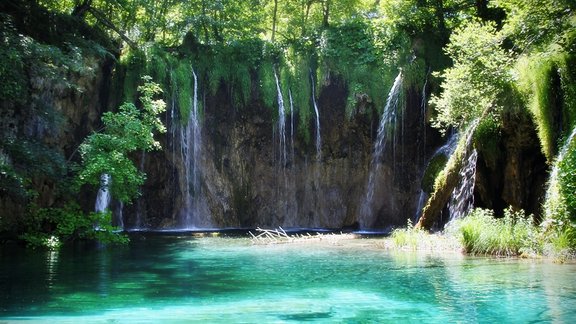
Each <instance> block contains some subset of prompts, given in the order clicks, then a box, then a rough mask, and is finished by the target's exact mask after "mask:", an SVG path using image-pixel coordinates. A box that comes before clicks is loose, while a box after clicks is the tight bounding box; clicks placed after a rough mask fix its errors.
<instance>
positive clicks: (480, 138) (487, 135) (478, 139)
mask: <svg viewBox="0 0 576 324" xmlns="http://www.w3.org/2000/svg"><path fill="white" fill-rule="evenodd" d="M500 130H501V128H500V123H499V122H498V121H497V120H496V119H495V118H493V117H492V116H488V117H486V118H483V119H482V120H480V122H479V123H478V126H477V127H476V131H475V132H474V146H475V147H476V149H477V150H478V152H479V153H480V154H481V155H482V157H483V159H484V161H486V164H488V165H489V166H490V167H491V168H492V169H495V168H496V167H497V163H498V159H499V157H500V156H501V155H502V152H501V149H500V138H501V134H500Z"/></svg>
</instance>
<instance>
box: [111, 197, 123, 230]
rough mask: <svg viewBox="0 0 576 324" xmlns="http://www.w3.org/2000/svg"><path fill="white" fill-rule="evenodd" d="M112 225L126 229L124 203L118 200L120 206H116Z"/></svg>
mask: <svg viewBox="0 0 576 324" xmlns="http://www.w3.org/2000/svg"><path fill="white" fill-rule="evenodd" d="M112 225H114V226H116V227H118V228H120V229H122V230H123V229H124V203H123V202H121V201H120V202H118V206H117V207H116V211H115V212H114V222H113V223H112Z"/></svg>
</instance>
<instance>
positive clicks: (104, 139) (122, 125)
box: [78, 77, 166, 202]
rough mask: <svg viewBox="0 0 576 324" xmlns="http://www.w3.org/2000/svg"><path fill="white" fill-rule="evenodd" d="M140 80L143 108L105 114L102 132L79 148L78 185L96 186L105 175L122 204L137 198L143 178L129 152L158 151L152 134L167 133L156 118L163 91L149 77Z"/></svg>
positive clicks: (130, 106) (127, 106)
mask: <svg viewBox="0 0 576 324" xmlns="http://www.w3.org/2000/svg"><path fill="white" fill-rule="evenodd" d="M143 81H144V82H145V83H144V85H143V86H140V87H138V90H139V92H140V95H141V97H140V102H141V103H142V108H141V109H138V108H137V107H136V106H135V105H134V104H132V103H125V104H123V105H122V106H120V107H119V108H118V112H116V113H112V112H106V113H104V114H103V116H102V122H103V123H104V131H103V132H101V133H94V134H92V135H90V136H89V137H88V138H86V140H85V141H84V143H82V145H81V146H80V153H81V156H82V166H81V167H80V172H79V174H78V182H79V184H91V185H98V184H99V181H100V176H101V175H102V174H103V173H107V174H109V175H111V176H112V179H113V181H112V186H111V190H112V195H113V196H114V197H115V198H116V199H118V200H120V201H124V202H126V201H130V200H131V199H132V198H134V197H136V196H137V195H138V188H139V187H140V186H141V185H142V184H143V183H144V180H145V178H146V177H145V174H144V173H143V172H141V171H139V170H138V168H136V166H135V165H134V162H132V160H131V159H130V156H129V155H130V153H132V152H135V151H138V150H143V151H151V150H155V149H160V148H161V147H160V143H159V142H158V141H157V140H156V139H155V138H154V135H155V134H157V133H164V132H165V131H166V128H165V127H164V125H163V124H162V121H161V120H160V119H159V117H158V114H160V113H162V112H164V110H165V103H164V101H162V100H156V99H154V96H155V95H157V94H159V93H161V92H162V90H161V89H160V87H159V86H158V85H157V84H155V83H153V82H151V80H150V78H149V77H143Z"/></svg>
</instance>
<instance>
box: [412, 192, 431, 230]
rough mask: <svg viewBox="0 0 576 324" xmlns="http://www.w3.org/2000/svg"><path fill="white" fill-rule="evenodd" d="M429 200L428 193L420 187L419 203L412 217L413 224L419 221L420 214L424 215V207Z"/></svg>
mask: <svg viewBox="0 0 576 324" xmlns="http://www.w3.org/2000/svg"><path fill="white" fill-rule="evenodd" d="M426 200H428V194H426V192H425V191H424V190H422V189H420V194H419V195H418V203H417V205H416V212H415V213H414V217H412V224H416V223H418V220H419V219H420V216H422V209H424V204H425V203H426Z"/></svg>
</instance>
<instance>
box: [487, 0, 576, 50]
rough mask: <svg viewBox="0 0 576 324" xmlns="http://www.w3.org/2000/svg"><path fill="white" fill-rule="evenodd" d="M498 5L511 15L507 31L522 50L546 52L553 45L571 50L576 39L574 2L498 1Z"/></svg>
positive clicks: (551, 0)
mask: <svg viewBox="0 0 576 324" xmlns="http://www.w3.org/2000/svg"><path fill="white" fill-rule="evenodd" d="M496 3H497V5H498V6H500V7H502V8H504V9H505V11H506V14H507V19H506V24H505V25H504V28H503V31H504V33H505V34H506V35H507V36H509V37H510V38H511V39H512V40H513V41H514V43H515V45H516V46H517V47H518V49H519V50H523V51H526V50H529V49H538V48H539V49H541V50H542V49H545V48H546V46H548V45H549V44H551V43H555V44H558V45H560V46H563V47H564V48H565V49H566V50H570V48H567V47H569V46H570V45H573V43H574V39H576V21H575V19H574V15H575V10H576V3H575V2H574V1H572V0H497V1H496ZM572 50H574V49H573V48H572Z"/></svg>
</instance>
